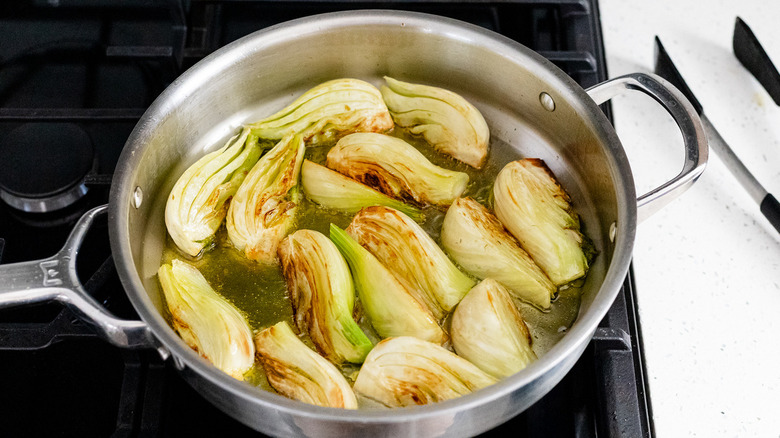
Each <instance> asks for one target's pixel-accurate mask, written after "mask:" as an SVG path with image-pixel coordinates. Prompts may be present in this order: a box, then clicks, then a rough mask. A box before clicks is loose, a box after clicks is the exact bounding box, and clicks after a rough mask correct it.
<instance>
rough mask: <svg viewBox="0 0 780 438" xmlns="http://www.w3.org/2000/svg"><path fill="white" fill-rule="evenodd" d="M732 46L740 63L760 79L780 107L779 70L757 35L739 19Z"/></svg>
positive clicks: (735, 25) (735, 27) (736, 23)
mask: <svg viewBox="0 0 780 438" xmlns="http://www.w3.org/2000/svg"><path fill="white" fill-rule="evenodd" d="M732 46H733V48H734V55H736V57H737V59H739V62H741V63H742V65H744V66H745V68H746V69H748V71H749V72H750V73H751V74H752V75H753V76H755V78H756V79H758V82H760V83H761V85H763V86H764V88H765V89H766V91H767V92H768V93H769V95H770V96H772V100H774V101H775V103H776V104H778V105H780V73H778V72H777V68H776V67H775V65H774V64H772V60H771V59H769V55H767V54H766V51H765V50H764V48H763V47H762V46H761V43H760V42H759V41H758V38H756V35H755V34H754V33H753V31H752V30H750V27H748V25H747V24H746V23H745V22H744V21H742V19H741V18H739V17H737V21H736V22H735V23H734V39H733V41H732Z"/></svg>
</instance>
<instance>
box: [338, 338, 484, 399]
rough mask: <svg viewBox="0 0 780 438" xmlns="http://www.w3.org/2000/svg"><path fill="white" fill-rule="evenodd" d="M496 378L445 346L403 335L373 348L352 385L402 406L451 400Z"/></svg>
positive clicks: (368, 395) (371, 396)
mask: <svg viewBox="0 0 780 438" xmlns="http://www.w3.org/2000/svg"><path fill="white" fill-rule="evenodd" d="M497 381H498V380H496V379H495V378H494V377H492V376H490V375H488V374H487V373H485V372H484V371H482V370H480V369H479V368H478V367H477V366H476V365H474V364H472V363H471V362H469V361H467V360H466V359H463V358H462V357H459V356H457V355H456V354H455V353H453V352H451V351H449V350H447V349H446V348H444V347H441V346H439V345H436V344H433V343H431V342H426V341H423V340H420V339H417V338H414V337H409V336H401V337H396V338H389V339H385V340H383V341H381V342H379V343H378V344H377V345H376V347H374V349H373V350H371V353H369V354H368V357H367V358H366V361H365V362H364V363H363V366H362V367H361V368H360V373H358V377H357V379H356V380H355V386H354V387H353V389H354V390H355V392H356V393H358V394H360V395H361V396H363V397H367V398H369V399H371V400H374V401H377V402H380V403H382V404H384V405H385V406H389V407H403V406H415V405H424V404H428V403H435V402H440V401H444V400H450V399H453V398H456V397H460V396H462V395H465V394H469V393H471V392H474V391H476V390H478V389H480V388H484V387H486V386H488V385H492V384H494V383H496V382H497Z"/></svg>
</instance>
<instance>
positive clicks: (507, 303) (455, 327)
mask: <svg viewBox="0 0 780 438" xmlns="http://www.w3.org/2000/svg"><path fill="white" fill-rule="evenodd" d="M450 335H451V336H452V345H453V347H454V348H455V352H456V353H458V355H459V356H461V357H463V358H464V359H467V360H468V361H470V362H471V363H473V364H474V365H476V366H478V367H479V368H480V369H482V371H485V372H486V373H488V374H490V375H492V376H494V377H496V378H499V379H500V378H504V377H508V376H511V375H512V374H514V373H516V372H518V371H520V370H522V369H523V368H525V367H526V366H527V365H528V364H529V363H531V362H533V361H534V360H536V353H534V350H533V348H532V346H531V333H530V332H529V331H528V327H527V326H526V325H525V321H523V317H522V315H521V314H520V312H519V311H518V310H517V307H515V303H514V302H512V299H511V298H510V296H509V292H508V291H507V290H506V289H505V288H504V287H503V286H502V285H501V284H500V283H498V282H497V281H495V280H493V279H490V278H488V279H485V280H482V282H480V283H479V284H478V285H476V286H474V288H473V289H471V290H470V291H469V293H468V294H467V295H466V296H465V297H464V298H463V300H462V301H461V302H460V304H458V307H457V308H456V309H455V312H454V313H453V314H452V324H451V328H450Z"/></svg>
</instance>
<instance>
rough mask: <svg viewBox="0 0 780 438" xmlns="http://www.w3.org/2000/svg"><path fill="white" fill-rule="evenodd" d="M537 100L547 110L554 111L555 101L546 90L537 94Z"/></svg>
mask: <svg viewBox="0 0 780 438" xmlns="http://www.w3.org/2000/svg"><path fill="white" fill-rule="evenodd" d="M539 102H541V104H542V107H544V109H546V110H547V111H550V112H553V111H555V101H554V100H553V98H552V96H550V95H549V94H547V93H546V92H544V91H542V94H540V95H539Z"/></svg>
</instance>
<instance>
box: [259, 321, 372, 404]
mask: <svg viewBox="0 0 780 438" xmlns="http://www.w3.org/2000/svg"><path fill="white" fill-rule="evenodd" d="M255 347H256V348H257V356H258V359H259V361H260V363H261V364H262V366H263V369H264V370H265V374H266V376H267V377H268V383H270V384H271V387H273V388H274V389H275V390H276V391H278V392H279V393H280V394H282V395H284V396H285V397H288V398H291V399H293V400H298V401H302V402H304V403H309V404H312V405H319V406H325V407H331V408H346V409H357V407H358V405H357V398H356V397H355V393H354V392H353V391H352V388H351V387H350V386H349V382H347V379H346V378H344V376H342V375H341V373H340V372H339V370H338V368H336V366H335V365H333V364H332V363H330V362H328V361H327V360H326V359H325V358H323V357H322V356H320V355H319V354H317V353H315V352H314V351H313V350H312V349H311V348H309V347H307V346H306V344H304V343H303V341H301V340H300V338H298V336H296V335H295V333H293V331H292V329H291V328H290V325H289V324H287V322H286V321H282V322H280V323H277V324H276V325H273V326H271V327H268V328H267V329H265V330H263V331H261V332H260V333H258V334H257V336H255Z"/></svg>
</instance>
